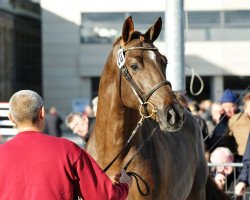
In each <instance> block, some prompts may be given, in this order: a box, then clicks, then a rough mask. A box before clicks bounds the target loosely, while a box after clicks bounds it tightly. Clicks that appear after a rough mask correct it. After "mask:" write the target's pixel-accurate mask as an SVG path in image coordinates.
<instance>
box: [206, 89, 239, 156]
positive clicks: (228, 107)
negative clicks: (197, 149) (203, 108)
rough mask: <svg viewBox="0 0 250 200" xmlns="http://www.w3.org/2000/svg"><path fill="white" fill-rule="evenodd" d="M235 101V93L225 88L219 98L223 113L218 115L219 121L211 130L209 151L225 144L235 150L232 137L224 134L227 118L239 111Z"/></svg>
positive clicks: (226, 129) (226, 127)
mask: <svg viewBox="0 0 250 200" xmlns="http://www.w3.org/2000/svg"><path fill="white" fill-rule="evenodd" d="M236 101H237V97H236V95H235V94H234V93H233V92H232V91H231V90H229V89H227V90H225V92H224V93H223V95H222V97H221V99H220V103H221V108H222V113H223V115H221V116H220V121H219V123H218V124H217V125H216V127H215V128H214V130H213V132H212V135H211V138H210V147H209V150H210V152H211V151H213V150H214V149H215V148H216V147H219V146H226V147H228V148H229V149H230V150H231V151H232V152H235V151H236V150H235V149H236V146H235V145H236V143H235V140H234V138H232V137H228V136H227V135H226V133H227V131H228V121H229V119H230V118H231V117H233V116H234V115H235V114H236V113H238V112H239V109H238V106H237V104H236Z"/></svg>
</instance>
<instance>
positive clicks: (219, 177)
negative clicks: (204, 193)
mask: <svg viewBox="0 0 250 200" xmlns="http://www.w3.org/2000/svg"><path fill="white" fill-rule="evenodd" d="M214 180H215V182H216V184H217V185H218V187H219V188H220V189H221V190H223V189H224V186H225V183H226V176H225V175H224V174H222V173H218V174H216V175H215V177H214Z"/></svg>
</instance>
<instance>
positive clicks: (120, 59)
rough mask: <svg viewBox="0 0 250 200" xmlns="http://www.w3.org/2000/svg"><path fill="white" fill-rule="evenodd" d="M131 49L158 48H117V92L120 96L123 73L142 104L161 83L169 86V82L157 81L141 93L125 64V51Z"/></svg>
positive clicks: (152, 48) (148, 49)
mask: <svg viewBox="0 0 250 200" xmlns="http://www.w3.org/2000/svg"><path fill="white" fill-rule="evenodd" d="M133 50H142V51H158V48H156V47H130V48H127V49H124V48H120V49H119V50H118V58H117V65H118V67H119V93H120V97H121V74H122V73H123V75H124V77H125V78H126V80H127V81H128V82H129V83H130V86H131V88H132V90H133V92H134V93H135V95H136V97H137V98H138V100H139V102H140V104H141V105H143V104H144V103H145V102H147V101H148V99H149V98H150V96H151V95H152V94H153V93H154V92H155V91H156V90H158V89H159V88H160V87H162V86H163V85H169V86H170V87H171V83H170V82H169V81H167V80H164V81H162V82H160V83H157V84H156V85H155V86H154V87H153V88H152V89H151V90H150V91H149V92H147V93H146V95H144V94H143V92H142V91H141V89H140V88H139V87H138V86H137V84H136V83H135V81H134V80H133V78H132V76H131V75H130V73H129V71H128V68H127V67H126V65H125V53H126V52H127V51H133Z"/></svg>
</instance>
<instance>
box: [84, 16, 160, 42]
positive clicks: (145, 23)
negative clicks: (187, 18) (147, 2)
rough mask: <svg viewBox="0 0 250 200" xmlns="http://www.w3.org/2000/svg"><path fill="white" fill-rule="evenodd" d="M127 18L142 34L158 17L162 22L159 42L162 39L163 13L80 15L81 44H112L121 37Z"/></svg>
mask: <svg viewBox="0 0 250 200" xmlns="http://www.w3.org/2000/svg"><path fill="white" fill-rule="evenodd" d="M127 16H132V18H133V21H134V24H135V29H136V30H138V31H140V32H142V33H144V32H145V31H147V30H148V29H149V28H150V27H151V26H152V25H153V24H154V23H155V22H156V20H157V19H158V18H159V17H162V20H163V28H162V29H163V30H162V32H161V34H160V37H159V38H160V40H163V38H164V12H139V13H138V12H131V13H82V26H81V42H82V43H112V42H113V41H114V39H115V38H116V37H118V36H119V35H121V31H122V26H123V23H124V20H125V19H126V17H127Z"/></svg>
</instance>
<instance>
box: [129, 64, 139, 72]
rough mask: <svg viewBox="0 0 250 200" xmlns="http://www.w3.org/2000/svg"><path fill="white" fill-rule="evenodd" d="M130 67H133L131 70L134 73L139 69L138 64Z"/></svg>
mask: <svg viewBox="0 0 250 200" xmlns="http://www.w3.org/2000/svg"><path fill="white" fill-rule="evenodd" d="M130 67H131V69H132V70H134V71H136V70H138V69H139V67H138V65H137V64H132V65H131V66H130Z"/></svg>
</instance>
